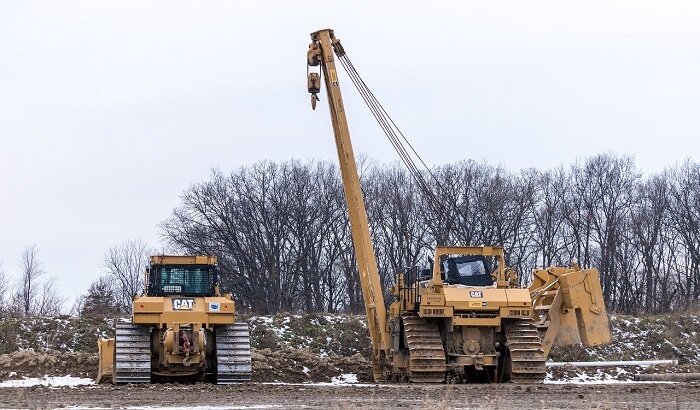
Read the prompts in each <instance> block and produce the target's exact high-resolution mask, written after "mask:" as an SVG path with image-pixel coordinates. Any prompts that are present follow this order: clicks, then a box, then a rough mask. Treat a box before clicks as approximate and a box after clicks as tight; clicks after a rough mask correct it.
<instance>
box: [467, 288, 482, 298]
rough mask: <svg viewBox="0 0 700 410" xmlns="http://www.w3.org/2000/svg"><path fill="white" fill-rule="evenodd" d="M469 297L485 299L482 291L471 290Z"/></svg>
mask: <svg viewBox="0 0 700 410" xmlns="http://www.w3.org/2000/svg"><path fill="white" fill-rule="evenodd" d="M469 296H470V297H473V298H483V297H484V294H483V293H482V292H481V291H480V290H470V291H469Z"/></svg>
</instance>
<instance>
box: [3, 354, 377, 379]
mask: <svg viewBox="0 0 700 410" xmlns="http://www.w3.org/2000/svg"><path fill="white" fill-rule="evenodd" d="M252 358H253V381H256V382H283V383H303V382H330V381H331V380H332V379H333V377H337V376H340V375H341V374H346V373H353V374H356V375H357V380H358V381H360V382H370V381H372V371H371V369H372V366H371V364H370V362H368V361H367V359H365V358H364V357H362V356H361V355H359V354H356V355H354V356H350V357H341V356H335V355H333V356H328V357H319V356H318V355H317V354H314V353H312V352H310V351H308V350H305V349H289V348H286V349H280V350H277V351H272V350H270V349H262V350H256V349H253V352H252ZM97 364H98V358H97V355H96V354H94V353H58V352H51V353H38V352H32V351H26V350H25V351H20V352H15V353H10V354H4V355H0V381H2V380H6V379H18V378H22V377H42V376H45V375H46V376H66V375H70V376H76V377H90V378H94V377H95V376H96V374H97Z"/></svg>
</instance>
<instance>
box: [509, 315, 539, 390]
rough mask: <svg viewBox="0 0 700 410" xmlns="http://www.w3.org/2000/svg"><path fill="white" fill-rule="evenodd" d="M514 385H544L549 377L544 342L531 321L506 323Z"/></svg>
mask: <svg viewBox="0 0 700 410" xmlns="http://www.w3.org/2000/svg"><path fill="white" fill-rule="evenodd" d="M503 327H504V330H505V334H506V343H507V345H508V350H509V352H510V360H511V378H510V380H511V381H512V382H513V383H521V384H525V383H542V382H543V381H544V378H545V376H546V375H547V369H546V363H545V360H546V358H545V356H544V350H543V349H542V340H541V339H540V334H539V332H538V331H537V328H536V327H535V324H534V322H533V321H532V320H530V319H523V320H516V321H504V322H503Z"/></svg>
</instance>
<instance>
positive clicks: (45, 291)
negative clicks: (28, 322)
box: [34, 278, 66, 317]
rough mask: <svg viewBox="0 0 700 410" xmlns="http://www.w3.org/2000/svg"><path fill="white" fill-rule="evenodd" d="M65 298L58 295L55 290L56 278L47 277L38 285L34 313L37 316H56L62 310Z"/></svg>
mask: <svg viewBox="0 0 700 410" xmlns="http://www.w3.org/2000/svg"><path fill="white" fill-rule="evenodd" d="M65 301H66V300H65V299H64V298H62V297H60V296H59V295H58V292H57V290H56V279H55V278H49V279H47V280H45V281H43V282H42V283H41V284H40V285H39V291H38V294H37V297H36V301H35V302H34V304H35V309H34V313H35V314H36V315H37V316H40V317H44V316H56V315H60V314H61V313H63V312H62V310H63V305H64V303H65Z"/></svg>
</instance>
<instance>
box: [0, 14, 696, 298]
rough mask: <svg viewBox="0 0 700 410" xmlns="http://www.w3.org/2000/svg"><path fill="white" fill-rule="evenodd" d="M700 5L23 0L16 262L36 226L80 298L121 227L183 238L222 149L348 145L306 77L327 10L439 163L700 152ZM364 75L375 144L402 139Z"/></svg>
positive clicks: (8, 114)
mask: <svg viewBox="0 0 700 410" xmlns="http://www.w3.org/2000/svg"><path fill="white" fill-rule="evenodd" d="M426 5H427V6H426ZM698 22H700V2H696V1H656V2H649V1H576V2H562V1H551V2H523V1H503V2H492V1H480V2H462V1H459V2H457V1H449V2H440V1H431V2H412V1H405V0H404V1H385V2H380V1H352V2H351V1H345V2H334V1H325V2H324V1H317V0H315V1H208V2H182V1H163V2H155V1H154V2H142V1H118V2H117V1H113V2H109V1H100V2H85V1H80V2H70V1H60V2H59V1H47V2H33V1H7V0H1V1H0V188H1V190H0V260H2V261H4V264H3V269H4V270H5V271H6V272H7V273H9V274H11V275H15V274H17V273H18V271H19V263H20V254H21V252H22V249H24V248H25V247H26V246H28V245H31V244H36V245H37V246H38V247H39V249H40V258H41V259H42V260H43V261H44V268H45V270H46V271H47V272H48V273H49V275H52V276H55V277H56V278H57V280H58V285H59V290H60V292H61V294H62V295H63V296H65V297H68V298H70V299H71V300H72V299H73V298H74V297H75V296H76V295H78V294H80V293H82V292H84V291H85V289H86V288H87V286H88V284H89V283H90V282H91V281H92V280H93V279H94V278H96V277H97V276H98V275H99V274H100V273H101V271H102V270H101V267H100V264H101V260H102V256H103V253H104V251H105V250H106V249H108V248H109V247H111V246H113V245H114V244H116V243H119V242H122V241H124V240H126V239H128V238H135V237H140V238H143V239H145V240H147V241H149V242H150V243H151V245H153V246H154V247H158V248H161V247H162V244H160V242H159V233H158V229H157V225H158V223H159V222H160V221H162V220H163V219H165V218H167V217H168V216H169V215H170V212H171V211H172V208H173V207H175V206H177V205H178V204H179V199H178V196H179V194H180V193H181V192H182V191H183V189H185V188H186V187H187V186H189V185H190V184H193V183H196V182H200V181H203V180H206V179H207V178H208V175H209V172H210V170H211V168H213V167H218V168H221V169H222V170H223V171H225V172H226V171H229V170H232V169H235V168H237V167H239V166H241V165H245V164H250V163H252V162H255V161H258V160H262V159H272V160H286V159H290V158H297V159H301V160H306V159H324V160H332V161H335V157H334V155H335V151H334V147H333V139H332V134H331V132H332V131H331V126H330V122H329V119H328V114H327V112H326V111H327V109H326V107H325V105H324V104H325V101H322V102H321V103H322V104H321V109H317V110H316V112H313V111H311V109H310V106H309V96H308V94H307V92H306V88H305V87H306V78H305V77H306V65H305V58H306V49H307V46H308V43H309V41H310V38H309V33H310V32H311V31H315V30H317V29H320V28H325V27H331V28H334V29H335V32H336V35H337V36H338V37H339V38H340V39H341V41H342V42H343V44H344V46H345V49H346V50H347V52H348V55H349V56H350V58H351V59H352V61H353V63H354V64H355V66H356V68H357V69H358V70H359V71H360V73H361V74H362V75H363V77H364V79H365V81H366V82H367V83H368V84H369V86H370V87H371V88H372V89H373V91H374V93H375V95H377V97H378V98H379V99H380V100H381V101H382V103H383V104H384V106H385V108H387V110H388V111H389V113H390V114H391V115H392V117H393V118H394V120H395V121H396V122H397V123H398V124H399V125H400V127H401V129H402V130H403V131H404V133H405V134H406V135H407V136H409V138H410V139H411V141H412V142H413V143H414V145H415V146H416V148H417V149H418V151H419V152H420V153H421V154H422V156H423V157H424V158H425V159H426V160H427V162H428V163H429V164H438V163H443V162H453V161H458V160H462V159H467V158H474V159H477V160H481V159H484V160H486V161H488V162H490V163H492V164H501V165H504V166H506V167H508V168H510V169H513V170H519V169H521V168H524V167H538V168H550V167H553V166H556V165H559V164H569V163H572V162H573V161H575V160H576V159H581V158H585V157H587V156H590V155H593V154H596V153H600V152H614V153H618V154H628V155H632V156H634V157H635V158H636V161H637V165H638V166H639V168H640V169H641V170H642V171H645V172H656V171H659V170H662V169H663V168H664V167H666V166H670V165H674V164H675V163H677V162H679V161H682V160H684V159H685V158H692V159H694V160H696V161H698V160H699V159H700V158H699V157H698V154H699V153H700V142H699V141H700V115H699V114H698V113H699V112H700V24H698ZM343 78H344V77H341V84H342V86H344V95H345V98H346V106H347V111H348V118H349V122H350V128H351V132H352V137H353V141H354V145H355V148H356V149H357V150H358V151H361V152H363V153H365V154H367V155H368V156H370V157H373V158H376V159H378V160H380V161H386V162H393V161H395V160H396V156H395V154H394V153H393V151H392V149H391V146H390V145H389V143H388V142H387V141H386V139H385V138H384V137H383V134H381V132H380V130H379V128H378V127H377V126H376V124H375V123H374V120H373V118H372V117H371V115H370V114H369V112H368V111H367V109H366V108H365V107H364V105H363V103H362V101H361V99H360V98H359V96H358V95H357V93H356V92H355V90H354V88H352V84H351V83H350V81H349V80H345V81H343ZM321 98H323V96H322V97H321Z"/></svg>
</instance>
